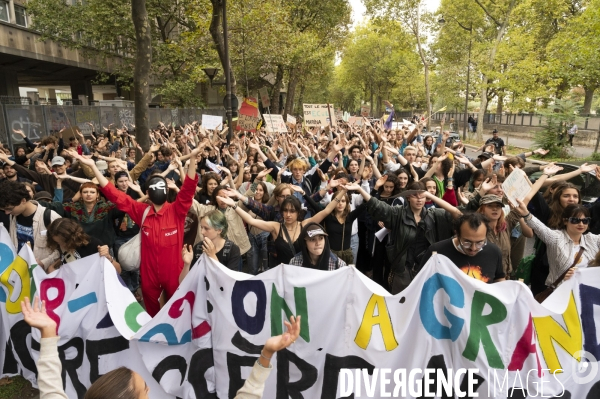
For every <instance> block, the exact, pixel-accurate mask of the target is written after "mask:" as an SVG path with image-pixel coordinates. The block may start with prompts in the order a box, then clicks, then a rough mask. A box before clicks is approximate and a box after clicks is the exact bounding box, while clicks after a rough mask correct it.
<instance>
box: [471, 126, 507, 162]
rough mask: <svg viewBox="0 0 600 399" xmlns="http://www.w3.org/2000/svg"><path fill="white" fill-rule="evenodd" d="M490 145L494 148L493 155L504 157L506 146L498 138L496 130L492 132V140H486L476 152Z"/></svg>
mask: <svg viewBox="0 0 600 399" xmlns="http://www.w3.org/2000/svg"><path fill="white" fill-rule="evenodd" d="M490 144H491V145H493V146H494V153H495V154H498V155H502V156H505V155H506V145H505V144H504V140H502V139H501V138H500V137H499V136H498V129H494V130H493V131H492V138H490V139H487V141H486V142H485V144H483V145H482V146H481V147H479V148H478V149H477V151H476V152H479V151H482V150H483V149H484V148H485V147H487V146H488V145H490Z"/></svg>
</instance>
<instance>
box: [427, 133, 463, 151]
mask: <svg viewBox="0 0 600 399" xmlns="http://www.w3.org/2000/svg"><path fill="white" fill-rule="evenodd" d="M430 134H431V136H432V137H433V138H434V139H435V140H437V138H438V136H439V135H440V130H439V129H436V130H435V131H433V132H431V133H430ZM454 143H460V134H458V133H456V132H450V137H449V138H448V140H446V147H450V146H452V144H454Z"/></svg>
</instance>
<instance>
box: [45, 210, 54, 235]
mask: <svg viewBox="0 0 600 399" xmlns="http://www.w3.org/2000/svg"><path fill="white" fill-rule="evenodd" d="M51 223H52V210H51V209H48V208H46V209H44V227H45V228H46V230H48V226H50V224H51Z"/></svg>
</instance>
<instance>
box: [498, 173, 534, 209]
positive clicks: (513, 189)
mask: <svg viewBox="0 0 600 399" xmlns="http://www.w3.org/2000/svg"><path fill="white" fill-rule="evenodd" d="M502 189H503V190H504V195H506V198H508V200H509V201H510V203H511V204H512V205H513V206H516V207H518V206H519V204H518V203H517V200H518V199H519V200H523V198H525V197H526V196H527V194H528V193H529V190H531V182H530V181H529V179H528V178H527V175H526V174H525V172H524V171H523V170H521V169H519V168H516V169H514V170H513V171H512V172H511V174H510V175H508V177H507V178H506V180H504V183H502Z"/></svg>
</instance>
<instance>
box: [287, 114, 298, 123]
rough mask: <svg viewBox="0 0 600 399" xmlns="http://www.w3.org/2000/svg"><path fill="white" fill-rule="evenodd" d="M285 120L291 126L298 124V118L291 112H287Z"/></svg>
mask: <svg viewBox="0 0 600 399" xmlns="http://www.w3.org/2000/svg"><path fill="white" fill-rule="evenodd" d="M285 122H286V123H287V124H288V125H290V126H296V118H294V117H293V116H292V115H290V114H287V116H286V121H285Z"/></svg>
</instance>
